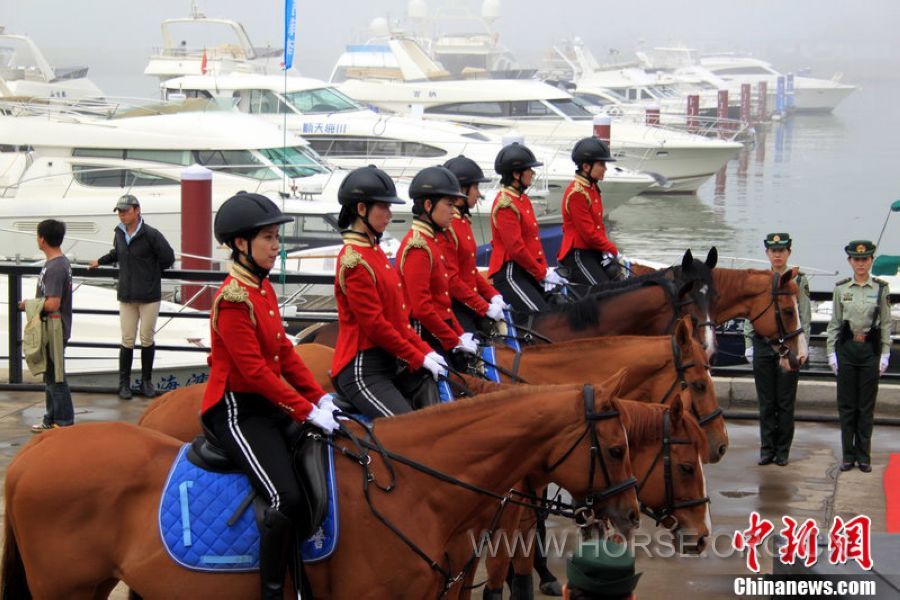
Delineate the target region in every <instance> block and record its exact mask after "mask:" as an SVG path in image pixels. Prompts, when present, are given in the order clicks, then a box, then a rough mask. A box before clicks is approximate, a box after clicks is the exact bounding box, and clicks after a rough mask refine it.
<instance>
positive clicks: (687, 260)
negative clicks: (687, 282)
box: [681, 248, 694, 271]
mask: <svg viewBox="0 0 900 600" xmlns="http://www.w3.org/2000/svg"><path fill="white" fill-rule="evenodd" d="M692 266H694V255H693V254H692V253H691V249H690V248H688V249H687V250H685V251H684V256H683V257H682V258H681V269H682V270H683V271H687V270H688V269H690V268H691V267H692Z"/></svg>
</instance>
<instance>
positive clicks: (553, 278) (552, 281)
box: [544, 269, 569, 292]
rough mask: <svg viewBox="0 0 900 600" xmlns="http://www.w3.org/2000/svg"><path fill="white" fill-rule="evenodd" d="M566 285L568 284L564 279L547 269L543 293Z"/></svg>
mask: <svg viewBox="0 0 900 600" xmlns="http://www.w3.org/2000/svg"><path fill="white" fill-rule="evenodd" d="M566 283H569V280H568V279H566V278H565V277H562V276H561V275H560V274H559V273H557V272H556V271H551V270H550V269H547V274H546V275H544V291H545V292H549V291H551V290H552V289H553V288H555V287H556V286H558V285H564V284H566Z"/></svg>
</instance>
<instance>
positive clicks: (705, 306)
mask: <svg viewBox="0 0 900 600" xmlns="http://www.w3.org/2000/svg"><path fill="white" fill-rule="evenodd" d="M718 260H719V253H718V250H716V248H715V246H713V247H712V248H711V249H710V251H709V253H708V254H707V255H706V260H705V261H703V262H701V261H699V260H696V259H695V258H694V255H693V253H692V252H691V251H690V249H688V250H686V251H685V253H684V256H683V257H682V259H681V265H679V266H676V267H674V268H673V269H672V273H673V277H674V278H673V284H674V285H675V289H676V290H677V301H676V302H677V305H678V306H679V307H685V308H686V309H687V310H685V313H686V314H689V315H691V318H692V319H693V321H694V328H695V333H696V335H697V336H698V337H697V339H698V340H699V341H700V343H701V344H703V348H704V350H706V359H707V360H709V359H710V358H712V356H713V354H715V353H716V323H715V321H714V320H713V318H712V315H713V310H712V307H713V306H714V304H715V300H716V286H715V282H714V281H713V276H712V270H713V269H714V268H715V266H716V263H717V262H718Z"/></svg>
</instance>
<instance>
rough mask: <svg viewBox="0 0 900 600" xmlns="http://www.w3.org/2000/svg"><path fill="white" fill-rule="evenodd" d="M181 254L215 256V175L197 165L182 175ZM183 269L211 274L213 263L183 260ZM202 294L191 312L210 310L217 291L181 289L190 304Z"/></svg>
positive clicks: (192, 304)
mask: <svg viewBox="0 0 900 600" xmlns="http://www.w3.org/2000/svg"><path fill="white" fill-rule="evenodd" d="M181 252H182V253H183V254H193V255H196V256H211V255H212V171H210V170H209V169H207V168H206V167H203V166H200V165H197V164H195V165H191V166H190V167H187V168H186V169H184V170H182V171H181ZM181 268H182V269H198V270H204V271H209V270H211V269H212V261H210V260H209V259H204V258H194V257H192V256H183V257H182V258H181ZM201 290H203V291H202V292H201ZM198 292H200V294H199V295H198V296H197V297H196V298H194V299H193V300H192V301H191V304H190V308H195V309H197V310H209V309H210V308H211V307H212V299H213V290H211V289H209V288H207V289H205V290H204V288H203V286H201V285H184V286H181V301H182V302H187V301H188V300H190V299H191V298H193V297H194V295H195V294H197V293H198Z"/></svg>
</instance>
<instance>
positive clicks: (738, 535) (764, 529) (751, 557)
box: [732, 511, 775, 573]
mask: <svg viewBox="0 0 900 600" xmlns="http://www.w3.org/2000/svg"><path fill="white" fill-rule="evenodd" d="M774 529H775V525H773V524H772V522H771V521H769V520H768V519H761V518H760V516H759V513H758V512H755V511H754V512H752V513H750V527H749V529H745V530H744V531H735V532H734V538H733V540H732V545H733V546H734V549H735V550H738V551H741V550H744V549H746V550H747V568H748V569H750V570H751V571H753V572H754V573H759V558H758V556H757V551H756V547H757V546H759V545H760V544H762V543H763V541H765V539H766V536H768V535H769V534H770V533H772V530H774Z"/></svg>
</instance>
